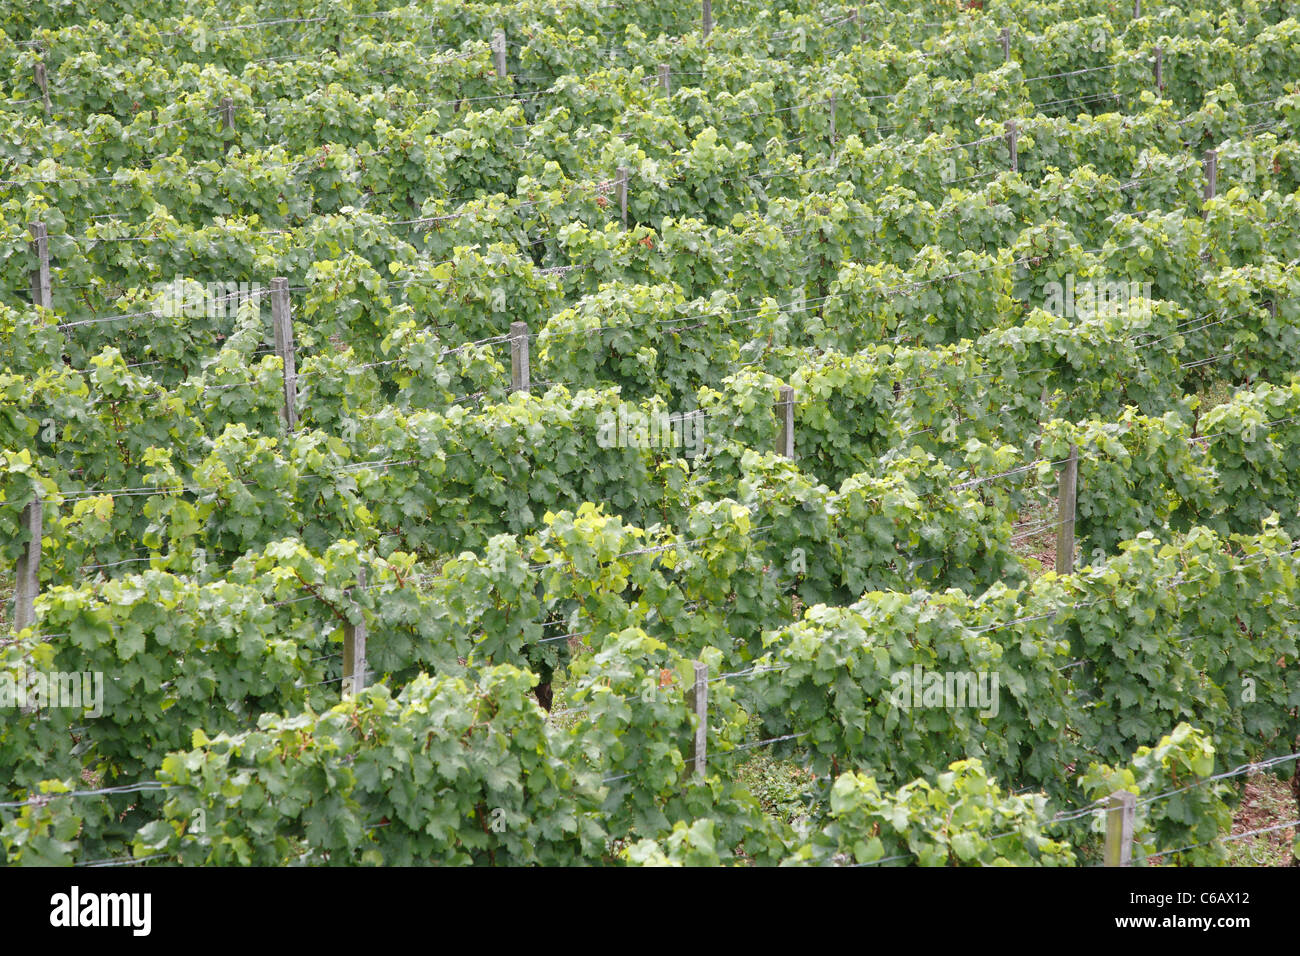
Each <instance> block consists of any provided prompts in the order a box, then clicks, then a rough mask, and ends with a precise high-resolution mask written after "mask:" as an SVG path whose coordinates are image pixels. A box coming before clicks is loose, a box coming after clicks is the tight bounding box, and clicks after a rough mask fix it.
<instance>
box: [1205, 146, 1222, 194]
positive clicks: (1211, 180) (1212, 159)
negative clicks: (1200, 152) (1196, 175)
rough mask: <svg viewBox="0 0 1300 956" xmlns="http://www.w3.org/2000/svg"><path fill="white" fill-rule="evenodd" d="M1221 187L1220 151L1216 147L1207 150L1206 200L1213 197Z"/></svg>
mask: <svg viewBox="0 0 1300 956" xmlns="http://www.w3.org/2000/svg"><path fill="white" fill-rule="evenodd" d="M1218 188H1219V151H1218V150H1216V149H1207V150H1206V151H1205V189H1204V196H1205V201H1206V202H1209V201H1210V200H1211V199H1213V198H1214V197H1215V195H1216V193H1217V191H1218Z"/></svg>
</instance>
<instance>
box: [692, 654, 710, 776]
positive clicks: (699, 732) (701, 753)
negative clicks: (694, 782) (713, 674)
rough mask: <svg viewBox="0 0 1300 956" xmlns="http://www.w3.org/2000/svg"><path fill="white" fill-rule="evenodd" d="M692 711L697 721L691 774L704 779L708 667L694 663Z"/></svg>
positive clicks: (706, 745) (706, 757)
mask: <svg viewBox="0 0 1300 956" xmlns="http://www.w3.org/2000/svg"><path fill="white" fill-rule="evenodd" d="M694 691H695V693H694V695H693V696H694V700H693V709H694V710H695V716H696V717H698V718H699V720H698V721H697V722H696V724H695V739H694V741H693V742H692V745H691V761H690V762H691V773H692V774H693V775H694V776H696V777H699V778H701V779H703V778H704V767H705V763H706V762H707V760H708V748H709V665H708V664H702V663H700V662H699V661H696V662H695V687H694Z"/></svg>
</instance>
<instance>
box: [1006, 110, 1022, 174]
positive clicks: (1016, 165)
mask: <svg viewBox="0 0 1300 956" xmlns="http://www.w3.org/2000/svg"><path fill="white" fill-rule="evenodd" d="M1019 139H1020V128H1019V127H1018V126H1016V121H1015V120H1007V154H1008V157H1009V162H1010V167H1009V168H1010V169H1011V171H1012V172H1013V173H1018V172H1020V148H1019V146H1018V145H1017V144H1018V141H1019Z"/></svg>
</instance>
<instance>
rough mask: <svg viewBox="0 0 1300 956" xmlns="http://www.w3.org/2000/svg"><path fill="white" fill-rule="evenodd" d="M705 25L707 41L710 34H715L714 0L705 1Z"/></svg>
mask: <svg viewBox="0 0 1300 956" xmlns="http://www.w3.org/2000/svg"><path fill="white" fill-rule="evenodd" d="M703 25H704V39H706V40H707V39H708V38H709V34H710V33H712V32H713V0H704V17H703Z"/></svg>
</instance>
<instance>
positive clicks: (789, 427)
mask: <svg viewBox="0 0 1300 956" xmlns="http://www.w3.org/2000/svg"><path fill="white" fill-rule="evenodd" d="M776 414H777V420H778V421H779V422H780V423H781V424H780V430H779V431H778V432H777V437H776V453H777V454H778V455H783V456H785V457H786V458H790V459H793V458H794V389H793V388H792V387H791V386H789V385H782V386H781V397H780V398H779V399H778V400H777V403H776Z"/></svg>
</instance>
